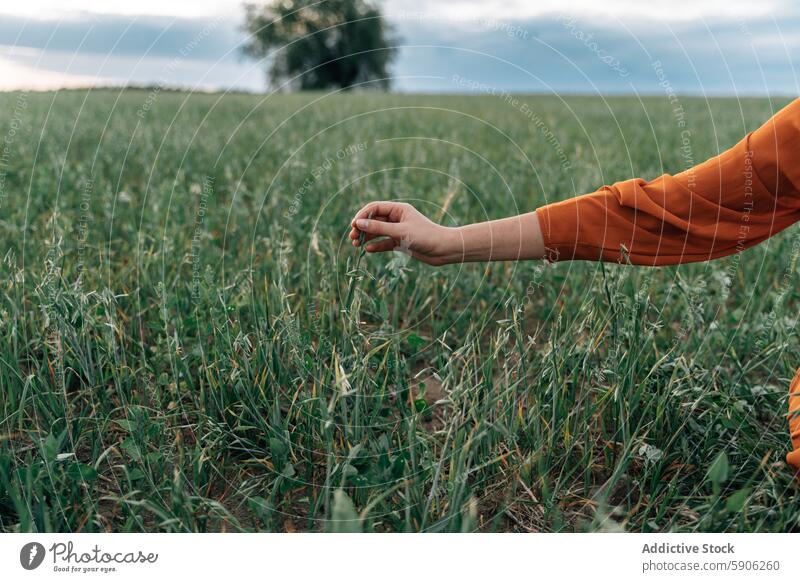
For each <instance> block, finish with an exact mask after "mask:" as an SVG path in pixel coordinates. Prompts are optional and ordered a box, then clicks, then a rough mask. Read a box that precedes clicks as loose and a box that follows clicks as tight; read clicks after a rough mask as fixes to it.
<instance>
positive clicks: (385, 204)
mask: <svg viewBox="0 0 800 582" xmlns="http://www.w3.org/2000/svg"><path fill="white" fill-rule="evenodd" d="M370 213H371V214H372V218H373V219H377V218H378V217H385V218H387V219H388V220H391V221H393V222H397V221H398V220H400V218H402V216H403V203H402V202H391V201H385V200H383V201H379V202H370V203H369V204H367V205H366V206H364V207H363V208H362V209H361V210H359V211H358V212H357V213H356V215H355V217H353V226H355V221H356V220H358V219H359V218H367V217H368V216H369V215H370Z"/></svg>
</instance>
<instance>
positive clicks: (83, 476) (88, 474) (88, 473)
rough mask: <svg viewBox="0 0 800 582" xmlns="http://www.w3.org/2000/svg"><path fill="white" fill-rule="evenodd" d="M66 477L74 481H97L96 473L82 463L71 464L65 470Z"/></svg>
mask: <svg viewBox="0 0 800 582" xmlns="http://www.w3.org/2000/svg"><path fill="white" fill-rule="evenodd" d="M67 475H69V476H70V477H71V478H72V479H75V480H76V481H94V480H95V479H97V471H95V470H94V468H92V467H90V466H89V465H84V464H83V463H73V464H71V465H70V466H69V468H68V469H67Z"/></svg>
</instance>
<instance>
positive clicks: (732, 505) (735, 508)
mask: <svg viewBox="0 0 800 582" xmlns="http://www.w3.org/2000/svg"><path fill="white" fill-rule="evenodd" d="M749 495H750V488H749V487H745V488H744V489H739V490H738V491H737V492H736V493H734V494H733V495H731V496H730V497H728V500H727V501H726V502H725V507H726V508H727V509H728V511H730V512H732V513H738V512H740V511H741V510H742V508H743V507H744V503H745V501H747V498H748V496H749Z"/></svg>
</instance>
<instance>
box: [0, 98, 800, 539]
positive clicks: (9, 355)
mask: <svg viewBox="0 0 800 582" xmlns="http://www.w3.org/2000/svg"><path fill="white" fill-rule="evenodd" d="M521 100H522V101H524V102H526V103H527V104H528V106H529V107H530V109H531V110H532V111H534V112H535V113H536V115H537V117H536V118H535V119H534V120H532V119H531V118H530V117H529V116H526V114H525V113H524V109H521V108H520V106H519V105H514V104H513V103H510V102H508V101H507V100H504V99H502V98H497V97H492V96H482V97H474V96H473V97H453V96H402V95H372V94H361V95H348V96H325V95H321V94H310V95H293V96H277V97H275V96H273V97H269V98H264V97H261V96H247V95H229V96H224V97H220V96H218V95H194V96H188V95H185V94H181V93H167V92H162V93H160V94H150V95H148V94H147V93H146V92H144V91H128V92H124V93H122V94H118V93H116V92H111V91H96V92H91V93H86V92H82V91H69V92H62V93H59V94H30V95H27V96H25V95H19V94H3V95H0V122H1V123H0V132H2V133H0V140H5V141H0V148H5V149H4V150H3V149H0V153H2V154H3V157H2V158H0V170H2V171H4V172H5V174H4V176H5V179H4V181H3V182H0V184H1V185H0V188H2V191H0V249H2V255H3V257H4V259H3V264H2V270H0V274H2V278H1V279H0V330H2V342H0V530H3V531H62V532H63V531H220V530H224V531H240V530H244V531H252V530H269V531H287V530H288V531H292V530H298V531H300V530H315V531H325V530H327V531H338V530H363V531H420V530H426V531H469V530H476V529H477V530H481V531H508V530H511V531H528V530H534V531H586V530H616V529H624V530H627V531H648V532H651V531H785V530H796V529H798V507H800V496H798V495H797V492H798V491H797V485H796V484H795V483H794V481H793V477H792V474H791V473H790V471H789V470H788V469H787V467H786V465H785V464H784V454H785V453H786V451H787V450H788V448H789V438H788V434H787V431H786V424H787V423H786V418H785V411H786V398H787V386H788V382H789V379H790V378H791V376H792V375H793V373H794V369H795V367H796V366H797V365H798V364H800V357H799V356H798V354H799V353H800V350H798V338H797V334H796V333H795V326H796V322H797V313H798V291H797V270H796V264H795V259H796V256H795V254H796V253H793V244H795V240H794V238H796V237H797V230H796V229H790V230H789V231H788V232H786V233H783V234H781V235H779V236H777V237H775V238H773V239H771V240H770V241H768V242H767V243H765V244H763V245H761V246H759V247H756V248H754V249H751V250H749V251H747V252H745V253H744V254H742V255H739V256H737V257H730V258H727V259H725V260H721V261H717V262H714V263H709V264H700V265H690V266H681V267H679V268H662V269H644V268H640V269H636V268H631V267H627V266H624V265H604V266H601V265H600V264H596V263H572V264H570V263H563V264H558V265H548V264H544V263H540V262H527V263H518V264H513V263H497V264H491V265H482V264H469V265H462V266H458V265H452V266H448V267H443V268H438V269H436V268H433V267H429V266H426V265H423V264H421V263H416V262H413V261H412V262H408V261H407V260H405V259H406V257H405V255H399V256H396V257H395V256H392V255H382V256H369V255H365V256H363V257H359V254H358V252H357V251H354V250H353V249H352V247H351V246H349V245H348V244H347V242H348V241H347V240H346V239H345V237H346V234H347V230H348V224H349V220H350V218H351V216H352V215H353V213H354V212H355V211H356V210H357V209H358V208H359V207H360V206H361V205H363V204H364V203H366V202H367V201H370V200H373V199H385V198H392V199H402V200H407V201H410V202H412V203H414V204H415V205H417V207H418V208H420V209H421V210H422V211H423V212H426V213H427V214H429V215H431V216H432V217H433V218H439V217H441V219H442V221H443V222H445V223H446V224H463V223H467V222H469V221H475V220H483V219H487V218H499V217H503V216H507V215H509V214H512V213H516V212H522V211H528V210H532V209H534V208H535V207H536V206H538V205H541V204H542V203H543V202H545V201H546V200H550V201H552V200H555V199H560V198H566V197H569V196H570V195H572V194H573V193H576V192H577V193H580V192H586V191H590V190H593V189H594V188H596V187H597V186H599V185H601V184H603V183H611V182H614V181H616V180H620V179H626V178H629V177H632V176H642V177H646V178H652V177H656V176H658V175H660V174H661V173H662V172H676V171H680V170H682V169H684V168H685V166H686V163H687V160H689V159H690V158H691V160H693V161H695V162H699V161H701V160H703V159H705V158H707V157H709V156H711V155H713V154H715V153H716V152H717V151H718V150H719V149H721V148H727V147H729V146H730V145H732V144H733V143H735V142H736V141H737V140H738V139H739V138H740V137H741V136H742V135H743V134H744V132H745V131H748V130H751V129H754V128H755V127H757V126H758V124H760V123H761V122H762V121H763V120H765V119H766V118H768V117H769V115H770V111H771V109H770V104H769V102H767V101H766V100H759V99H748V100H744V101H742V102H738V101H735V100H725V99H712V100H711V101H709V102H706V101H704V100H700V99H692V98H681V99H680V105H681V106H682V107H683V109H684V111H685V116H686V117H685V122H686V127H685V128H683V127H681V126H680V125H679V123H678V119H677V118H676V117H675V115H674V113H673V107H674V104H670V103H669V102H668V101H667V100H666V99H665V98H656V97H650V98H645V99H643V100H639V99H637V98H635V97H625V98H612V99H608V100H607V101H604V100H602V99H601V98H598V97H568V98H565V100H563V101H562V100H561V99H559V98H555V97H521ZM786 101H787V100H781V101H780V102H779V103H776V104H775V106H780V105H783V104H784V103H785V102H786ZM137 111H141V115H137ZM17 125H19V128H18V129H14V128H15V127H16V126H17ZM684 129H685V130H687V131H689V132H690V133H689V137H690V140H689V144H690V149H689V151H688V152H687V151H681V146H682V145H684V144H683V142H682V131H684ZM685 136H686V134H684V137H685ZM337 152H340V153H339V154H338V155H337ZM687 154H688V157H687ZM326 160H328V161H327V162H326ZM564 160H568V164H565V163H564ZM446 201H447V203H446ZM445 203H446V206H447V208H446V209H443V208H442V207H443V205H445ZM423 385H424V388H423Z"/></svg>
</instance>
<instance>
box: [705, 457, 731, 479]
mask: <svg viewBox="0 0 800 582" xmlns="http://www.w3.org/2000/svg"><path fill="white" fill-rule="evenodd" d="M729 472H730V464H729V463H728V455H726V454H725V452H721V453H720V454H719V455H717V458H716V459H714V462H713V463H711V466H710V467H709V468H708V479H709V481H711V482H712V483H716V484H717V485H721V484H722V483H724V482H725V481H727V480H728V473H729Z"/></svg>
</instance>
